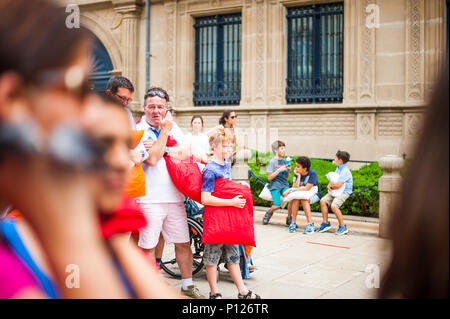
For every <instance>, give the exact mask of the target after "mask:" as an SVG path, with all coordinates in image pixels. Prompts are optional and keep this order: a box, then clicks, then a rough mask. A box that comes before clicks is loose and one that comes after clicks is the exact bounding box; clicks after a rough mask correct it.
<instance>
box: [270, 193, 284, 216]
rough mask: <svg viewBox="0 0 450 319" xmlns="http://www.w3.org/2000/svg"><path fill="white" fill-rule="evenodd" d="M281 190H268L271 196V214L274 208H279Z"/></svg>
mask: <svg viewBox="0 0 450 319" xmlns="http://www.w3.org/2000/svg"><path fill="white" fill-rule="evenodd" d="M281 191H282V190H281V189H274V190H271V191H270V193H272V198H273V205H272V207H271V208H270V214H273V213H274V212H275V211H276V210H278V209H280V208H281Z"/></svg>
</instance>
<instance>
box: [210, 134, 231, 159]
mask: <svg viewBox="0 0 450 319" xmlns="http://www.w3.org/2000/svg"><path fill="white" fill-rule="evenodd" d="M209 145H210V146H211V149H212V151H213V154H214V156H216V157H218V158H220V159H228V158H230V157H231V155H232V153H233V135H231V134H229V133H227V131H226V130H224V129H217V130H216V131H215V132H214V133H213V134H212V135H211V136H210V137H209Z"/></svg>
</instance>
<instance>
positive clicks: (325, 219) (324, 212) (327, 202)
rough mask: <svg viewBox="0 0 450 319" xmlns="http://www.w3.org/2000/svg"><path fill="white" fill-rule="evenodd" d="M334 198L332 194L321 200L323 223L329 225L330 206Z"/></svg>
mask: <svg viewBox="0 0 450 319" xmlns="http://www.w3.org/2000/svg"><path fill="white" fill-rule="evenodd" d="M332 199H333V198H332V196H331V195H330V194H326V195H325V196H324V197H322V199H321V200H320V210H321V211H322V220H323V221H322V222H323V223H325V224H328V205H330V204H331V201H332Z"/></svg>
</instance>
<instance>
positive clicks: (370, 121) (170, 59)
mask: <svg viewBox="0 0 450 319" xmlns="http://www.w3.org/2000/svg"><path fill="white" fill-rule="evenodd" d="M58 1H59V2H61V3H62V4H68V3H76V4H78V5H79V8H80V13H81V24H82V25H84V26H85V27H87V28H88V29H89V30H91V31H92V33H93V34H94V35H96V37H97V38H98V39H99V40H100V41H101V42H102V43H103V44H104V46H105V48H106V50H107V52H108V54H109V56H110V58H111V61H112V64H113V67H114V68H113V70H111V71H110V73H111V74H121V75H124V76H126V77H128V78H129V79H130V80H131V81H132V82H133V83H134V84H135V86H136V92H135V96H134V99H135V101H134V102H133V104H132V109H133V111H134V112H135V115H136V117H138V116H139V115H140V114H141V112H142V100H143V96H144V92H145V89H146V66H147V65H148V66H149V83H150V84H151V85H156V86H161V87H164V88H166V89H167V90H168V92H169V94H170V96H171V98H172V106H173V107H174V109H175V118H176V121H177V122H178V124H179V125H180V126H181V127H182V128H183V129H186V130H188V129H189V125H190V119H191V117H192V115H194V114H201V115H203V117H204V119H205V124H206V128H210V127H213V126H215V125H217V124H218V119H219V116H220V114H221V113H222V111H223V110H224V109H228V108H231V109H234V110H235V111H236V113H237V114H238V127H239V128H240V129H241V130H242V131H243V132H244V134H247V133H248V134H250V135H251V134H257V137H256V138H257V142H256V146H257V147H258V148H259V149H260V150H266V151H267V150H268V149H269V148H268V145H269V142H271V141H272V140H273V139H274V138H276V137H278V138H279V139H281V140H283V141H285V142H286V144H287V152H288V154H292V155H299V154H304V155H307V156H310V157H319V158H330V157H333V155H334V154H335V152H336V150H337V149H341V150H347V151H348V152H349V153H350V154H351V156H352V159H357V160H378V159H379V158H380V157H382V156H383V155H386V154H394V155H402V154H403V153H405V154H406V155H407V156H408V155H409V154H411V151H412V147H413V145H414V141H415V140H416V137H417V135H418V134H419V133H420V127H421V122H422V114H423V111H424V108H425V106H426V102H427V101H428V99H429V97H430V95H431V92H432V88H433V84H434V82H435V79H436V76H437V73H438V71H439V68H440V67H441V62H442V61H443V55H444V53H445V51H446V43H447V34H446V33H447V31H446V30H447V12H448V11H447V10H448V9H447V5H446V1H445V0H343V1H340V2H342V3H343V20H344V22H343V26H344V37H343V92H342V95H343V98H342V102H340V103H331V104H330V103H327V104H320V103H314V104H288V103H287V102H286V77H287V69H288V65H287V19H286V14H287V10H288V9H289V8H291V7H296V6H303V5H311V4H322V3H329V2H336V1H334V0H330V1H322V0H178V1H176V0H152V1H145V0H78V1H74V0H58ZM146 3H149V4H150V8H149V13H150V15H149V17H150V18H149V28H148V30H147V27H146V26H147V20H146ZM370 5H372V6H370ZM373 5H376V9H377V12H375V11H374V10H373V8H374V6H373ZM368 8H372V9H371V10H368ZM226 13H240V14H241V19H242V29H241V30H242V31H241V32H242V33H241V39H242V40H241V41H242V42H241V43H242V46H241V50H242V53H241V61H240V63H241V66H240V67H241V71H240V72H241V91H240V92H241V99H240V103H239V105H233V106H201V107H200V106H194V102H193V92H194V82H195V41H196V40H195V30H194V23H195V18H197V17H202V16H210V15H216V14H226ZM374 13H376V14H377V15H376V16H375V18H374V19H376V21H375V22H376V23H375V24H376V26H375V27H373V26H371V27H368V24H367V21H368V19H369V18H373V17H369V16H370V15H373V14H374ZM147 31H148V32H149V48H150V50H149V53H150V56H149V57H148V58H147V54H146V33H147ZM147 59H148V64H147ZM262 137H263V138H262ZM250 140H251V143H250V144H252V145H251V146H253V144H255V141H254V139H253V137H249V141H250ZM261 141H262V142H261Z"/></svg>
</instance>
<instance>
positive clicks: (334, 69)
mask: <svg viewBox="0 0 450 319" xmlns="http://www.w3.org/2000/svg"><path fill="white" fill-rule="evenodd" d="M287 23H288V52H287V53H288V70H287V87H286V100H287V103H288V104H301V103H339V102H342V91H343V73H344V66H343V64H344V63H343V56H344V42H343V41H344V5H343V3H328V4H318V5H310V6H303V7H296V8H289V9H288V13H287Z"/></svg>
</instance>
